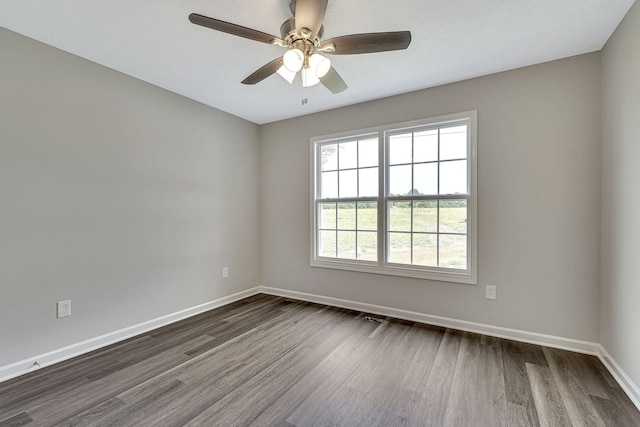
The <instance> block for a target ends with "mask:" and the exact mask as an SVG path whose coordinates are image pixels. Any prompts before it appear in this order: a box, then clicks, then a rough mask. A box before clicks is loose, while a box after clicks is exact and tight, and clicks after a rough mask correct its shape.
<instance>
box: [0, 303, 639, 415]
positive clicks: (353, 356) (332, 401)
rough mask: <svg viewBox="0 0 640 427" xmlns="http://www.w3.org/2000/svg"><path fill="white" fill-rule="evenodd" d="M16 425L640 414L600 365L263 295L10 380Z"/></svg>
mask: <svg viewBox="0 0 640 427" xmlns="http://www.w3.org/2000/svg"><path fill="white" fill-rule="evenodd" d="M369 317H370V318H371V319H372V321H368V320H365V318H369ZM7 425H28V426H47V427H48V426H53V425H58V426H84V427H86V426H106V425H113V426H118V427H121V426H145V427H147V426H153V425H157V426H162V427H164V426H182V425H192V426H193V425H207V426H209V425H212V426H217V425H221V426H225V427H226V426H235V425H242V426H249V425H250V426H253V427H257V426H260V427H262V426H282V427H291V426H296V427H306V426H313V425H322V426H324V425H348V426H366V427H370V426H381V427H394V426H405V427H406V426H420V427H425V426H434V427H454V426H455V427H459V426H483V427H484V426H491V427H494V426H509V427H517V426H523V427H524V426H537V425H540V426H554V427H555V426H564V425H566V426H570V425H574V426H592V425H595V426H601V425H606V426H626V425H629V426H640V411H638V409H637V408H636V407H635V406H634V405H633V403H632V402H631V401H630V400H629V398H628V397H627V396H626V395H625V394H624V392H623V391H622V389H621V388H620V387H619V385H618V384H617V383H616V382H615V380H614V379H613V377H612V376H611V374H610V373H609V372H608V371H607V370H606V368H605V367H604V365H602V363H601V362H600V361H599V360H598V359H597V358H595V357H593V356H585V355H581V354H577V353H571V352H566V351H562V350H554V349H550V348H546V347H540V346H536V345H533V344H524V343H517V342H513V341H509V340H504V339H500V338H494V337H489V336H482V335H477V334H472V333H468V332H460V331H455V330H451V329H445V328H440V327H435V326H428V325H422V324H416V323H413V322H409V321H402V320H397V319H391V318H384V319H381V318H380V316H377V315H374V314H370V313H359V312H356V311H352V310H345V309H340V308H334V307H328V306H324V305H320V304H314V303H308V302H302V301H297V300H293V299H288V298H282V297H274V296H269V295H256V296H253V297H250V298H247V299H245V300H242V301H238V302H235V303H232V304H229V305H227V306H224V307H220V308H217V309H214V310H210V311H208V312H205V313H201V314H199V315H197V316H193V317H191V318H188V319H184V320H182V321H179V322H176V323H174V324H171V325H167V326H165V327H162V328H159V329H157V330H154V331H150V332H148V333H145V334H142V335H139V336H137V337H132V338H130V339H127V340H125V341H123V342H120V343H116V344H114V345H111V346H108V347H105V348H103V349H100V350H96V351H94V352H91V353H89V354H86V355H83V356H79V357H77V358H74V359H71V360H68V361H65V362H62V363H60V364H57V365H54V366H51V367H47V368H43V369H40V370H38V371H35V372H32V373H30V374H28V375H25V376H23V377H19V378H16V379H13V380H11V381H6V382H4V383H0V427H3V426H7Z"/></svg>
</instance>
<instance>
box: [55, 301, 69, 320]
mask: <svg viewBox="0 0 640 427" xmlns="http://www.w3.org/2000/svg"><path fill="white" fill-rule="evenodd" d="M69 316H71V300H66V301H58V319H60V318H62V317H69Z"/></svg>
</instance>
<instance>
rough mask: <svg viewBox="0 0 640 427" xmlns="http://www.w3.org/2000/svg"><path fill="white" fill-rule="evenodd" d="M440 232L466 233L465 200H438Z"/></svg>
mask: <svg viewBox="0 0 640 427" xmlns="http://www.w3.org/2000/svg"><path fill="white" fill-rule="evenodd" d="M440 232H441V233H466V232H467V201H466V200H440Z"/></svg>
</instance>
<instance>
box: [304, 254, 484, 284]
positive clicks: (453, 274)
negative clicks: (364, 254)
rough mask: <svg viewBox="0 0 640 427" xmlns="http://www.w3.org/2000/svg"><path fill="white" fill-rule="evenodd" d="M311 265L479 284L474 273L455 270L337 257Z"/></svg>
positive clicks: (312, 262) (312, 261)
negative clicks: (337, 258) (350, 260)
mask: <svg viewBox="0 0 640 427" xmlns="http://www.w3.org/2000/svg"><path fill="white" fill-rule="evenodd" d="M310 265H311V267H319V268H329V269H334V270H345V271H356V272H360V273H370V274H382V275H386V276H400V277H411V278H414V279H423V280H435V281H439V282H453V283H462V284H466V285H477V284H478V280H477V277H476V276H475V275H474V274H473V273H469V272H467V271H465V272H458V271H455V270H447V271H430V270H418V269H414V268H410V267H409V268H408V267H403V266H399V265H386V266H384V267H382V266H379V265H378V264H374V263H365V262H349V261H348V260H336V259H329V258H327V259H312V260H311V263H310Z"/></svg>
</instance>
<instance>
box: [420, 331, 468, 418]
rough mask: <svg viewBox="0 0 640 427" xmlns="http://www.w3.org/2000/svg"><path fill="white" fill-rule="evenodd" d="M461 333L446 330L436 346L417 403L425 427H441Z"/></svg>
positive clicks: (458, 350)
mask: <svg viewBox="0 0 640 427" xmlns="http://www.w3.org/2000/svg"><path fill="white" fill-rule="evenodd" d="M462 336H463V332H461V331H456V330H453V329H447V330H446V331H445V333H444V335H443V337H442V340H441V341H440V345H439V346H438V352H437V353H436V358H435V360H434V361H433V365H432V366H431V370H430V371H429V375H428V377H427V380H426V382H425V383H424V387H425V390H424V391H423V398H422V399H420V401H419V402H418V403H417V406H418V411H419V412H420V413H421V414H424V416H423V419H422V421H423V422H424V424H423V425H426V426H443V425H444V423H445V416H446V412H447V406H448V402H449V396H450V394H451V386H452V384H453V376H454V373H455V369H456V365H457V363H458V356H459V353H460V344H461V343H462Z"/></svg>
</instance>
